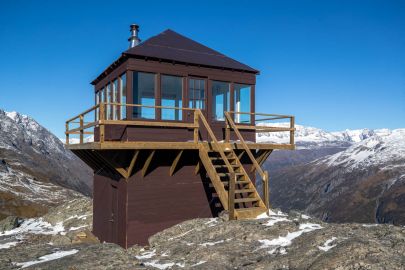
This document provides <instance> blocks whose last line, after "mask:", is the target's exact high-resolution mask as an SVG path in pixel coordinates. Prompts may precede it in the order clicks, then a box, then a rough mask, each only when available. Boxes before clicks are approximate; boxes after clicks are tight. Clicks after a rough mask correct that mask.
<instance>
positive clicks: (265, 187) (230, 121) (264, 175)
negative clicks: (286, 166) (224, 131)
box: [224, 112, 269, 209]
mask: <svg viewBox="0 0 405 270" xmlns="http://www.w3.org/2000/svg"><path fill="white" fill-rule="evenodd" d="M224 113H225V119H226V124H227V125H228V126H229V127H231V128H232V130H233V131H234V132H235V134H236V136H237V137H238V139H239V140H240V142H241V144H242V147H243V148H244V150H245V151H246V153H247V155H248V156H249V159H250V160H251V161H252V164H253V166H254V167H255V168H256V171H257V172H258V173H259V174H260V176H261V178H262V181H263V184H264V185H263V193H264V194H263V195H264V201H265V202H264V203H265V204H266V207H267V209H269V185H268V181H269V174H268V172H267V171H263V169H262V167H260V165H259V163H258V162H257V161H256V159H255V157H254V156H253V154H252V151H250V149H249V147H248V146H247V144H246V142H245V139H243V136H242V134H241V133H240V132H239V130H238V127H237V126H236V125H235V122H234V121H233V119H232V117H231V116H230V115H229V112H224Z"/></svg>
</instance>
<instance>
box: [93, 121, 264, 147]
mask: <svg viewBox="0 0 405 270" xmlns="http://www.w3.org/2000/svg"><path fill="white" fill-rule="evenodd" d="M224 125H225V124H224V123H223V122H222V123H221V122H218V123H216V124H215V123H212V124H211V128H212V130H213V132H214V134H215V136H216V137H217V139H218V140H224V139H225V129H224ZM240 133H241V134H242V136H243V138H244V139H245V141H246V142H248V141H249V142H256V133H255V131H254V130H241V131H240ZM207 137H208V135H207V132H206V131H205V130H204V129H201V130H200V139H203V140H207ZM104 139H105V141H145V142H187V141H191V140H193V130H192V129H184V128H168V127H162V128H159V127H139V126H125V125H106V127H105V135H104ZM230 139H231V140H238V137H237V136H236V134H235V133H234V132H233V131H231V137H230ZM94 141H96V142H97V141H99V128H95V129H94Z"/></svg>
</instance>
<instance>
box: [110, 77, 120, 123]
mask: <svg viewBox="0 0 405 270" xmlns="http://www.w3.org/2000/svg"><path fill="white" fill-rule="evenodd" d="M111 95H112V96H111V99H112V103H118V80H117V79H115V80H114V81H113V83H112V93H111ZM118 107H119V106H117V105H112V106H111V108H112V119H113V120H117V119H118Z"/></svg>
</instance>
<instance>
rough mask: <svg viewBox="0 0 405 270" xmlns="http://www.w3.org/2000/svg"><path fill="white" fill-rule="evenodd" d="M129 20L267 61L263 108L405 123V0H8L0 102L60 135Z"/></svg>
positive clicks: (327, 125) (336, 120) (349, 120)
mask: <svg viewBox="0 0 405 270" xmlns="http://www.w3.org/2000/svg"><path fill="white" fill-rule="evenodd" d="M131 23H138V24H140V26H141V31H140V37H141V38H142V39H146V38H148V37H150V36H153V35H156V34H158V33H160V32H161V31H163V30H165V29H167V28H170V29H173V30H175V31H177V32H179V33H181V34H183V35H185V36H188V37H190V38H192V39H194V40H196V41H199V42H201V43H203V44H205V45H207V46H209V47H212V48H213V49H216V50H218V51H220V52H222V53H224V54H226V55H228V56H231V57H233V58H235V59H237V60H239V61H241V62H244V63H246V64H248V65H250V66H252V67H254V68H257V69H259V70H260V71H261V75H260V76H258V81H257V88H256V89H257V97H256V102H257V111H260V112H268V113H283V114H295V115H296V117H297V122H298V123H299V124H304V125H311V126H316V127H319V128H323V129H326V130H341V129H346V128H350V129H353V128H383V127H387V128H399V127H405V1H340V0H338V1H332V0H330V1H305V0H303V1H262V2H259V1H223V2H220V1H200V3H195V2H193V3H192V4H191V2H190V1H107V2H104V3H101V1H94V2H90V1H66V2H63V1H2V2H1V3H0V61H1V62H0V63H1V65H0V81H1V84H0V85H1V86H0V108H3V109H5V110H9V111H10V110H16V111H19V112H22V113H25V114H29V115H31V116H32V117H34V118H35V119H37V120H38V121H39V122H40V123H41V124H42V125H44V126H45V127H47V128H48V129H50V130H51V131H53V132H54V133H55V134H56V135H57V136H59V137H63V131H64V121H65V120H66V119H67V118H69V117H71V116H73V115H76V114H78V113H79V112H81V111H83V110H85V109H87V108H88V107H90V106H91V105H92V103H93V100H94V99H93V91H92V86H91V85H90V84H89V83H90V81H91V80H92V79H94V78H95V77H96V76H97V75H98V74H99V73H100V72H101V71H103V70H104V68H105V67H107V66H108V65H109V64H110V63H111V62H112V61H113V60H115V59H116V58H118V56H119V55H120V53H121V52H122V51H124V50H126V49H127V46H128V42H127V38H128V36H129V29H128V25H129V24H131Z"/></svg>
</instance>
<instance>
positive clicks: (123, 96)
mask: <svg viewBox="0 0 405 270" xmlns="http://www.w3.org/2000/svg"><path fill="white" fill-rule="evenodd" d="M120 102H121V104H127V76H126V75H125V73H124V74H123V75H122V76H121V77H120ZM120 109H121V116H120V119H126V118H127V107H126V106H125V105H124V106H121V108H120Z"/></svg>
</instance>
